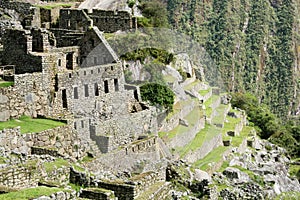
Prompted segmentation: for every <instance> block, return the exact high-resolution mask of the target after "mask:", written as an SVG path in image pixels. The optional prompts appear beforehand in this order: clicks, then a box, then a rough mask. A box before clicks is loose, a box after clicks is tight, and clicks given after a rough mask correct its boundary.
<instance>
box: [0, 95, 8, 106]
mask: <svg viewBox="0 0 300 200" xmlns="http://www.w3.org/2000/svg"><path fill="white" fill-rule="evenodd" d="M8 100H9V99H8V97H7V96H5V95H2V94H0V104H4V103H7V102H8Z"/></svg>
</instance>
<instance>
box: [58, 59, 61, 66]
mask: <svg viewBox="0 0 300 200" xmlns="http://www.w3.org/2000/svg"><path fill="white" fill-rule="evenodd" d="M57 65H58V66H59V67H60V66H61V59H58V63H57Z"/></svg>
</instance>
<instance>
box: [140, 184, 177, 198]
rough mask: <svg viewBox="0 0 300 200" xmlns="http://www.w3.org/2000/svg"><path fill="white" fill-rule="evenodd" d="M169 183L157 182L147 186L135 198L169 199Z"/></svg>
mask: <svg viewBox="0 0 300 200" xmlns="http://www.w3.org/2000/svg"><path fill="white" fill-rule="evenodd" d="M171 196H172V195H171V183H170V182H164V181H162V182H157V183H156V184H154V185H152V186H151V187H149V188H148V189H147V190H146V191H144V192H143V193H142V194H141V195H139V196H137V197H136V198H135V199H136V200H164V199H171Z"/></svg>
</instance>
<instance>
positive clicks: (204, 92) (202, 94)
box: [199, 88, 211, 97]
mask: <svg viewBox="0 0 300 200" xmlns="http://www.w3.org/2000/svg"><path fill="white" fill-rule="evenodd" d="M210 91H211V88H208V89H207V90H200V91H199V94H200V95H201V96H203V97H204V96H205V95H207V93H209V92H210Z"/></svg>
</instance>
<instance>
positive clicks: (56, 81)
mask: <svg viewBox="0 0 300 200" xmlns="http://www.w3.org/2000/svg"><path fill="white" fill-rule="evenodd" d="M54 82H55V83H54V90H55V92H57V91H58V75H57V74H56V75H55V77H54Z"/></svg>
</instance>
